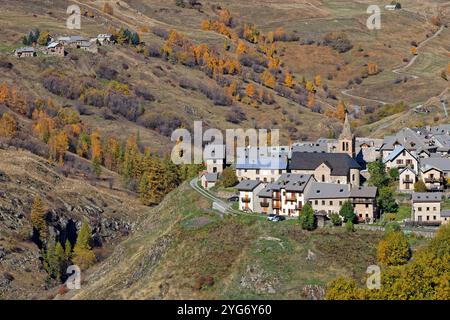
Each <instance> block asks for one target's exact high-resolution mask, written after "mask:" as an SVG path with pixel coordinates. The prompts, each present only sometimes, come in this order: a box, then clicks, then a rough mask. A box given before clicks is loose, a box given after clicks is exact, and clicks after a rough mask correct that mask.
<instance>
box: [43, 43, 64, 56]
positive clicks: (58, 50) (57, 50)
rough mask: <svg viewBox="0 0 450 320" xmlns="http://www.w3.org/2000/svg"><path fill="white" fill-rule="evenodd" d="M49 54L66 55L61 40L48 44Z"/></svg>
mask: <svg viewBox="0 0 450 320" xmlns="http://www.w3.org/2000/svg"><path fill="white" fill-rule="evenodd" d="M47 54H48V55H51V56H60V57H64V55H65V51H64V45H63V44H62V43H59V42H52V43H50V44H49V45H48V46H47Z"/></svg>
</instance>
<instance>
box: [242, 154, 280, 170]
mask: <svg viewBox="0 0 450 320" xmlns="http://www.w3.org/2000/svg"><path fill="white" fill-rule="evenodd" d="M286 168H287V159H286V157H284V156H283V157H270V156H269V157H266V156H259V157H257V159H250V158H245V159H244V158H238V159H237V160H236V169H254V170H256V169H269V170H285V169H286Z"/></svg>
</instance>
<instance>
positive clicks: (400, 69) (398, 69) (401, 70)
mask: <svg viewBox="0 0 450 320" xmlns="http://www.w3.org/2000/svg"><path fill="white" fill-rule="evenodd" d="M443 30H444V26H441V27H440V28H439V30H438V31H436V32H435V33H434V34H433V35H432V36H431V37H429V38H427V39H425V40H424V41H422V42H421V43H420V44H419V45H418V46H417V55H415V56H414V57H413V58H412V59H411V60H410V61H409V62H408V63H407V64H406V65H404V66H402V67H395V68H394V69H393V70H392V72H393V73H395V74H398V75H406V76H409V77H411V78H413V79H418V78H419V77H418V76H416V75H413V74H408V73H405V72H404V71H405V70H406V69H408V68H409V67H411V66H412V65H413V64H414V62H416V60H417V58H418V57H419V50H420V49H421V48H422V47H423V46H425V45H426V44H427V43H428V42H429V41H431V40H433V39H434V38H436V37H437V36H439V34H440V33H441V32H442V31H443ZM350 90H351V89H347V90H342V91H341V94H343V95H344V96H347V97H351V98H355V99H361V100H366V101H371V102H376V103H379V104H383V105H385V104H388V103H389V102H386V101H382V100H376V99H370V98H365V97H361V96H356V95H353V94H350V93H348V92H349V91H350ZM445 90H447V89H445ZM445 90H444V92H445Z"/></svg>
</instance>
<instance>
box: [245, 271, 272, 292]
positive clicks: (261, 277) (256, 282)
mask: <svg viewBox="0 0 450 320" xmlns="http://www.w3.org/2000/svg"><path fill="white" fill-rule="evenodd" d="M277 284H278V280H277V279H276V278H274V277H273V276H269V275H268V274H267V273H266V272H265V271H264V269H263V268H261V267H259V266H256V265H255V266H253V265H249V266H247V269H246V271H245V274H244V275H243V276H242V278H241V281H240V285H241V287H242V288H245V289H251V290H252V291H254V292H255V293H257V294H274V293H276V290H275V288H276V286H277Z"/></svg>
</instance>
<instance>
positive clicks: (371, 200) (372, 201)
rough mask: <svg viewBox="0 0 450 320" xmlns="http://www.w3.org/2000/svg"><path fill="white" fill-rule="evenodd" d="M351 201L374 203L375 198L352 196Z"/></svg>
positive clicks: (354, 202)
mask: <svg viewBox="0 0 450 320" xmlns="http://www.w3.org/2000/svg"><path fill="white" fill-rule="evenodd" d="M351 202H352V203H353V204H373V203H374V199H370V198H369V199H367V198H352V199H351Z"/></svg>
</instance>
